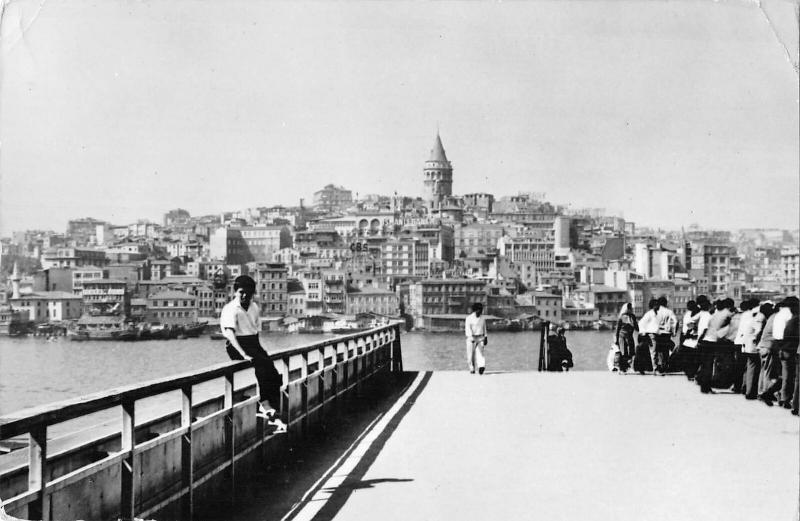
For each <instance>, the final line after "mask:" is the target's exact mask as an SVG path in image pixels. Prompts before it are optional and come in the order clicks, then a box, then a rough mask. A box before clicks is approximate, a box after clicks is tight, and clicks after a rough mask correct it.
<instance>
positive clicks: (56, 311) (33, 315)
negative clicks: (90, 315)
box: [8, 291, 83, 324]
mask: <svg viewBox="0 0 800 521" xmlns="http://www.w3.org/2000/svg"><path fill="white" fill-rule="evenodd" d="M8 303H9V305H11V307H12V308H13V309H14V310H16V311H22V312H24V313H25V316H26V319H27V320H29V321H31V322H34V323H36V324H40V323H43V322H60V321H63V320H74V319H77V318H78V317H80V316H81V311H82V303H83V302H82V299H81V297H79V296H77V295H75V294H73V293H71V292H67V291H35V292H33V293H27V294H24V295H20V296H18V297H16V298H14V297H11V298H9V299H8Z"/></svg>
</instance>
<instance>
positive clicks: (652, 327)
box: [639, 309, 658, 334]
mask: <svg viewBox="0 0 800 521" xmlns="http://www.w3.org/2000/svg"><path fill="white" fill-rule="evenodd" d="M639 331H640V332H641V333H645V334H647V333H653V334H655V333H658V317H657V316H656V312H655V311H653V310H652V309H651V310H649V311H648V312H647V313H645V314H644V316H643V317H642V319H641V320H640V321H639Z"/></svg>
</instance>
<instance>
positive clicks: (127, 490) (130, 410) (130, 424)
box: [120, 400, 137, 521]
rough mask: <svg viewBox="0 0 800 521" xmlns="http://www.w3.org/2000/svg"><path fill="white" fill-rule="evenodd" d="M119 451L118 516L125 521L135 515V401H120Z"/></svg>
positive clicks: (131, 519) (131, 520)
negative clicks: (120, 469)
mask: <svg viewBox="0 0 800 521" xmlns="http://www.w3.org/2000/svg"><path fill="white" fill-rule="evenodd" d="M121 440H122V441H121V447H120V449H121V451H122V453H123V454H124V456H123V460H122V472H121V486H122V488H121V491H120V517H121V518H122V519H123V520H125V521H129V520H130V521H133V519H134V518H135V517H136V516H135V514H136V512H135V509H136V490H135V481H136V472H137V469H136V466H137V465H136V458H135V456H134V454H133V449H134V448H135V447H136V402H135V401H133V400H126V401H124V402H122V432H121Z"/></svg>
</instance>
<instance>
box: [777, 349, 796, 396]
mask: <svg viewBox="0 0 800 521" xmlns="http://www.w3.org/2000/svg"><path fill="white" fill-rule="evenodd" d="M795 358H797V353H792V352H791V351H781V352H780V359H781V400H782V401H783V402H784V403H785V404H786V403H789V400H791V399H792V394H794V380H795V376H796V375H795V367H794V366H795Z"/></svg>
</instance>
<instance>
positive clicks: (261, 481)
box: [198, 372, 432, 521]
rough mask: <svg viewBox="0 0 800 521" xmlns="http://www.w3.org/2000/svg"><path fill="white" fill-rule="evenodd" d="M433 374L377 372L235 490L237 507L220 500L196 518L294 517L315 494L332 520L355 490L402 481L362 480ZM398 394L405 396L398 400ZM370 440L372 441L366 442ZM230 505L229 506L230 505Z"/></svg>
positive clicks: (402, 479)
mask: <svg viewBox="0 0 800 521" xmlns="http://www.w3.org/2000/svg"><path fill="white" fill-rule="evenodd" d="M431 376H432V373H424V374H421V375H420V374H419V373H416V372H407V373H394V374H386V375H381V376H380V377H379V378H376V379H374V381H370V382H369V383H367V384H365V385H364V386H363V388H362V390H361V392H359V393H356V394H354V395H353V396H348V397H347V398H345V399H344V400H342V402H341V403H340V404H339V406H338V407H337V408H336V409H335V410H334V411H333V412H332V413H331V414H328V415H326V417H325V418H324V419H323V421H321V422H320V424H319V426H318V428H317V429H316V430H315V431H312V432H310V433H309V436H308V437H306V438H304V439H296V440H293V441H292V443H291V446H290V448H289V450H288V451H287V452H286V454H287V457H286V458H284V459H283V461H280V462H276V463H274V464H272V465H270V466H269V467H266V468H264V469H262V470H261V471H259V472H257V473H256V474H254V475H253V476H252V479H251V480H250V482H249V483H248V484H247V486H246V487H245V488H243V489H240V490H239V491H238V494H237V500H236V504H235V505H229V504H228V505H226V504H220V505H217V508H214V507H213V506H210V508H203V509H201V510H200V511H199V512H198V513H199V516H198V518H199V520H200V521H216V520H222V519H226V520H230V521H246V520H247V521H249V520H252V519H282V520H285V521H289V520H291V519H293V518H294V517H295V516H296V515H297V514H298V513H299V512H300V511H301V510H302V509H303V508H304V507H306V506H307V505H308V504H310V503H312V502H315V501H318V499H315V495H317V494H318V493H320V492H322V493H324V495H326V496H327V499H326V502H325V505H324V506H323V507H322V508H321V509H319V511H318V512H317V513H316V514H315V516H314V519H332V518H333V517H334V516H335V515H336V514H337V513H338V511H339V510H340V509H341V508H342V506H343V505H344V504H345V502H346V501H347V499H348V498H349V497H350V494H351V493H352V492H353V491H354V490H358V489H367V488H373V487H374V486H375V485H378V484H386V483H404V482H409V481H412V479H411V478H408V477H405V476H403V477H394V476H392V477H385V478H380V479H372V480H363V477H364V475H365V473H366V472H367V470H368V469H369V468H370V466H371V465H372V464H373V462H374V461H375V459H376V458H377V457H378V455H379V454H380V452H381V450H382V449H383V447H384V446H385V444H386V442H387V441H388V440H389V439H390V438H391V436H392V434H393V433H394V431H395V430H396V429H397V427H398V426H399V425H400V423H401V421H402V420H403V417H404V416H405V415H406V414H407V413H408V412H409V411H410V410H411V409H412V408H413V405H414V402H415V400H416V398H417V397H418V396H419V395H420V394H421V393H422V392H423V390H424V389H425V387H426V384H427V383H428V381H429V380H430V378H431ZM418 377H420V378H421V380H420V382H419V383H418V385H417V386H416V388H415V389H414V391H413V392H412V393H411V394H410V395H407V396H405V397H404V395H406V393H407V392H408V391H409V390H410V389H411V388H412V386H413V384H414V382H415V381H416V380H417V378H418ZM401 398H403V400H402V402H401ZM396 405H397V406H399V408H398V409H397V410H396V411H395V412H394V413H393V415H392V416H391V420H390V421H389V422H388V423H386V424H385V425H384V426H383V428H382V429H381V430H380V432H378V433H377V436H375V435H374V434H373V436H371V437H368V436H367V435H368V433H370V432H373V433H374V429H375V428H376V425H377V424H378V423H379V422H380V420H381V419H383V418H385V417H387V414H388V413H389V412H390V410H391V409H392V408H393V407H395V406H396ZM365 440H367V442H368V443H369V446H368V448H367V449H366V451H364V452H363V454H361V455H360V457H359V459H358V462H357V463H356V465H355V466H354V467H353V468H352V469H351V470H349V471H348V473H347V477H346V479H345V480H344V481H343V482H342V483H340V484H338V485H337V486H334V487H330V486H327V485H326V484H327V481H328V479H329V478H330V477H331V476H333V475H336V474H341V473H342V472H343V470H342V469H343V465H344V464H345V462H346V461H347V460H348V458H349V457H350V456H351V455H352V454H353V452H354V451H355V449H356V448H357V447H358V446H363V445H362V444H363V443H364V442H365ZM369 440H371V441H369ZM231 506H232V507H233V508H231Z"/></svg>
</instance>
